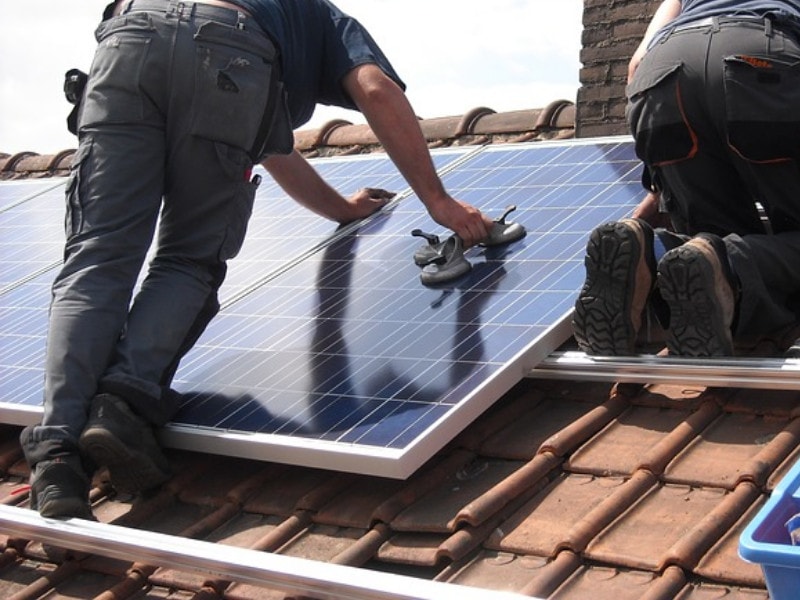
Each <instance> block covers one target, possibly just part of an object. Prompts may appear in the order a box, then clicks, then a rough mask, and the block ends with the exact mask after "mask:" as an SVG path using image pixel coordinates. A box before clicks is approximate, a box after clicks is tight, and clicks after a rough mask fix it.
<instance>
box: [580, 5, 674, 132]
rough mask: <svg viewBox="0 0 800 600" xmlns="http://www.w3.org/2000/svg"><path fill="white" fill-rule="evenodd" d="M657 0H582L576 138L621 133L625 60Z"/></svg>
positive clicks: (626, 60)
mask: <svg viewBox="0 0 800 600" xmlns="http://www.w3.org/2000/svg"><path fill="white" fill-rule="evenodd" d="M659 4H661V0H584V3H583V38H582V41H583V49H582V50H581V63H582V64H583V67H582V68H581V72H580V83H581V87H580V88H579V89H578V98H577V113H576V118H575V136H576V137H598V136H607V135H627V134H629V133H630V132H629V131H628V126H627V124H626V123H625V85H626V80H627V74H628V61H629V60H630V57H631V55H632V54H633V52H634V50H636V47H637V46H638V45H639V42H640V41H641V39H642V36H644V32H645V29H647V25H648V23H650V19H651V18H652V16H653V14H654V13H655V11H656V9H657V8H658V6H659Z"/></svg>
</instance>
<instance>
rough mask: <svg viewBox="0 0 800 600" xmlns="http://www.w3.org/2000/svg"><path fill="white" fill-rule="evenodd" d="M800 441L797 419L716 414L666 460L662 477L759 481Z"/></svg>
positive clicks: (722, 483)
mask: <svg viewBox="0 0 800 600" xmlns="http://www.w3.org/2000/svg"><path fill="white" fill-rule="evenodd" d="M798 443H800V422H797V421H794V422H790V421H787V419H785V418H770V417H762V416H757V415H752V414H731V413H726V414H722V415H720V416H719V417H718V418H717V419H716V420H715V421H714V422H713V423H712V424H711V425H709V427H707V428H706V429H705V430H704V431H703V432H702V433H701V434H700V435H699V436H698V437H697V438H695V439H694V440H693V441H692V442H691V443H690V444H689V445H688V446H686V448H685V449H684V450H683V451H682V452H681V453H680V454H679V455H678V456H677V457H676V458H675V460H674V461H673V462H672V463H670V465H669V466H668V467H667V469H666V472H665V474H664V478H665V480H666V481H670V482H674V483H686V484H689V485H696V486H718V487H724V488H727V489H733V488H734V487H735V486H736V485H737V484H738V483H739V482H741V481H745V480H747V481H754V482H756V483H757V484H758V485H761V484H763V483H764V481H766V478H767V477H768V475H769V473H770V472H772V470H774V469H775V467H777V466H778V464H780V461H781V460H782V459H783V458H785V457H786V455H787V454H788V453H789V452H791V450H793V449H794V448H795V447H796V446H797V444H798Z"/></svg>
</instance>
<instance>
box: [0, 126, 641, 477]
mask: <svg viewBox="0 0 800 600" xmlns="http://www.w3.org/2000/svg"><path fill="white" fill-rule="evenodd" d="M434 161H435V163H436V165H437V167H438V168H439V170H440V172H441V173H442V177H443V179H444V182H445V185H446V187H447V188H448V190H449V191H451V193H453V195H454V196H456V197H458V198H460V199H462V200H465V201H467V202H470V203H472V204H475V205H477V206H478V207H480V208H481V209H482V210H484V211H485V212H487V214H489V215H490V216H493V217H497V216H500V215H501V214H502V213H503V212H504V210H505V208H506V206H507V205H509V204H516V205H517V207H518V208H517V210H516V212H513V213H511V214H510V215H509V216H508V217H507V220H509V221H517V222H520V223H522V224H523V225H524V226H525V227H526V228H527V231H528V235H527V236H526V237H525V238H524V239H522V240H520V241H518V242H516V243H514V244H512V245H510V246H508V247H505V248H502V247H501V248H473V249H470V250H469V251H468V252H467V258H468V259H469V260H470V261H471V263H472V265H473V267H472V270H471V271H470V273H469V274H467V275H466V276H464V277H463V278H461V279H458V280H456V281H454V282H452V283H451V284H448V285H444V286H439V287H436V288H428V287H425V286H423V285H422V284H421V283H420V280H419V274H420V268H419V267H417V266H416V265H415V264H414V263H413V261H412V255H413V253H414V251H415V250H416V248H417V247H419V245H420V244H421V243H422V240H421V239H420V238H418V237H412V236H411V235H410V232H411V230H412V229H415V228H420V229H423V230H425V231H429V232H432V233H436V234H439V235H441V236H443V237H444V235H445V232H443V231H441V229H440V227H439V226H438V225H436V224H435V223H433V221H432V220H431V219H430V217H429V216H428V215H427V213H426V212H425V211H424V207H423V206H422V204H421V203H420V202H419V200H418V199H417V198H416V197H415V196H414V195H413V194H411V193H410V192H409V191H408V190H407V189H406V188H405V183H404V182H403V180H402V179H401V178H400V176H399V174H398V173H397V171H396V170H395V168H394V166H393V165H392V163H391V162H390V161H389V160H388V158H386V157H385V156H384V155H373V156H366V157H348V158H338V159H320V160H316V161H314V163H313V164H314V166H315V168H317V169H318V170H319V171H320V172H321V173H322V174H323V176H324V177H325V178H326V179H327V180H328V181H329V182H331V183H332V184H333V185H334V187H336V188H337V189H339V190H340V191H341V192H342V193H344V194H346V195H347V194H350V193H353V192H354V191H356V190H357V189H358V188H360V187H364V186H370V187H383V188H386V189H390V190H392V191H402V192H404V193H403V194H402V196H401V197H400V199H399V200H398V201H396V202H394V203H393V204H392V205H391V206H390V207H389V208H387V209H385V210H384V211H383V212H381V213H380V214H378V215H374V216H373V217H372V218H370V219H368V220H366V221H365V222H363V223H360V224H358V225H354V226H350V227H345V228H338V229H337V228H336V226H335V225H334V224H332V223H330V222H329V221H326V220H325V219H322V218H321V217H318V216H316V215H311V214H309V213H306V212H305V211H303V210H301V209H298V208H297V207H296V205H295V204H294V203H293V202H292V201H291V200H289V199H288V198H286V197H285V195H283V193H282V192H281V191H280V190H279V189H278V188H277V187H276V186H275V185H274V184H272V183H271V180H270V179H269V178H267V177H265V178H264V183H263V184H262V186H261V187H260V189H259V191H258V195H257V200H256V205H255V208H254V213H253V218H252V220H251V223H250V227H249V231H248V237H247V240H246V242H245V245H244V247H243V249H242V252H241V253H240V255H239V257H237V259H235V260H234V261H233V262H232V263H231V265H230V269H229V277H228V281H226V285H225V286H224V287H223V290H222V301H223V310H222V311H221V312H220V314H219V315H218V317H217V318H216V319H215V320H213V321H212V323H211V324H210V325H209V327H208V329H207V331H206V332H205V333H204V335H203V336H202V337H201V339H200V341H199V343H198V345H197V346H196V347H195V348H194V349H193V350H192V351H191V352H190V353H189V354H188V355H187V357H186V358H185V359H184V361H183V363H182V364H181V367H180V369H179V371H178V373H177V376H176V381H175V387H176V388H177V389H178V390H179V391H181V392H183V393H184V394H185V398H186V401H185V404H184V406H183V408H182V410H181V412H180V413H179V414H178V415H177V417H176V419H175V420H174V422H173V423H172V424H170V425H169V426H168V427H167V428H166V430H165V431H164V436H163V439H164V441H165V443H167V444H168V445H172V446H176V447H186V448H193V449H195V448H196V449H202V450H205V451H210V452H219V453H222V454H233V455H241V456H248V457H254V458H261V459H265V460H276V461H283V462H289V463H294V464H306V465H310V466H316V467H323V468H335V469H340V470H346V471H357V472H364V473H372V474H378V475H385V476H392V477H405V476H407V475H409V474H410V473H411V472H413V471H414V470H415V469H416V468H417V467H418V466H419V465H421V464H422V462H424V461H425V460H427V459H428V458H429V457H430V456H431V455H432V454H433V453H434V452H436V451H437V450H438V449H439V448H441V446H442V445H444V444H445V443H446V442H447V441H448V440H449V439H450V438H451V437H452V436H453V435H455V434H456V433H458V432H459V431H460V430H461V429H462V428H463V427H465V426H466V425H467V424H468V423H469V422H470V421H471V420H472V419H473V418H474V417H476V416H477V415H478V414H480V412H482V411H483V410H485V409H486V408H487V407H488V406H489V405H491V403H493V402H494V401H495V400H496V399H497V398H499V396H500V395H502V394H503V393H504V392H505V391H506V390H507V389H509V388H510V387H511V386H512V385H513V384H515V383H516V382H517V381H519V379H520V378H521V377H522V374H523V373H525V372H527V370H528V369H530V368H531V367H533V366H534V365H535V364H536V362H538V360H540V359H541V358H543V357H544V356H546V355H547V354H548V353H549V352H550V351H552V350H553V349H554V348H555V347H556V346H557V345H558V344H560V343H561V342H562V341H563V340H564V339H565V338H566V337H567V336H568V335H569V330H568V315H569V313H570V311H571V309H572V304H573V302H574V298H575V295H576V293H577V291H578V289H579V288H580V285H581V284H582V282H583V275H584V273H583V251H584V248H585V243H586V236H587V234H588V232H589V231H590V230H591V229H592V228H593V227H594V226H595V225H597V224H598V223H600V222H602V221H604V220H609V219H616V218H620V217H622V216H624V215H626V214H629V213H630V210H631V209H632V207H633V206H634V205H635V203H636V202H637V201H638V199H639V196H640V195H641V191H640V190H641V187H640V184H639V177H638V171H637V165H638V161H637V160H636V159H635V157H634V156H633V150H632V146H631V144H630V143H629V142H628V141H627V140H621V139H609V140H593V141H585V142H570V143H541V142H537V143H534V144H517V145H508V146H498V147H487V148H459V149H453V150H447V151H444V152H435V153H434ZM0 197H2V196H0ZM61 218H62V217H61V215H59V223H60V221H61ZM0 223H2V221H0ZM20 243H21V244H22V245H25V244H28V245H32V244H34V243H35V240H34V239H33V238H30V237H23V238H20ZM3 259H4V260H5V254H4V256H3ZM50 277H52V274H51V275H50ZM47 299H48V286H47V285H46V284H44V281H43V279H39V278H36V277H33V278H31V281H27V282H25V283H24V285H21V286H19V288H18V289H14V290H13V294H12V293H11V291H9V292H8V293H6V294H1V295H0V307H2V310H3V311H4V312H3V320H4V322H5V321H6V319H7V318H8V319H9V323H10V324H11V325H12V326H10V327H9V329H8V331H9V334H6V333H5V331H6V330H5V328H4V332H3V333H2V334H0V344H2V347H1V348H0V356H2V359H0V364H1V365H2V367H3V375H2V376H0V384H1V385H2V388H1V389H2V392H3V394H2V396H3V397H4V398H10V397H12V396H13V397H14V398H15V399H16V398H19V397H21V398H23V399H24V400H23V404H24V409H23V410H22V411H21V413H20V414H24V419H26V420H27V419H29V417H30V414H29V413H30V411H31V409H33V411H34V413H35V411H36V410H38V409H39V407H38V406H35V405H36V404H38V402H39V397H38V396H39V395H40V387H38V388H37V386H40V385H41V381H40V380H41V366H40V362H41V357H42V352H43V339H44V330H45V327H46V305H47ZM26 312H28V313H29V314H28V315H26V314H25V313H26ZM7 315H13V321H12V320H11V316H9V317H7ZM37 378H38V380H39V381H38V382H37V381H35V380H36V379H37ZM23 388H25V390H26V391H25V392H23V391H21V390H22V389H23ZM29 388H36V389H37V394H35V395H34V396H31V394H30V393H27V390H28V389H29ZM33 398H35V400H34V399H33ZM11 404H12V403H6V404H5V405H4V404H3V403H2V401H0V414H5V415H6V416H7V417H8V415H12V420H11V421H10V422H14V421H13V420H14V419H16V420H21V417H19V416H18V415H17V414H16V413H14V411H13V407H12V406H11ZM17 404H19V403H17ZM26 411H27V412H26ZM7 420H8V419H7Z"/></svg>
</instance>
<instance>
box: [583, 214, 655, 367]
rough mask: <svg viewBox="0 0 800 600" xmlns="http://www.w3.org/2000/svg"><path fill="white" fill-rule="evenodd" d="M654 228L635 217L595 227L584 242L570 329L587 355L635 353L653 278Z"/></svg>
mask: <svg viewBox="0 0 800 600" xmlns="http://www.w3.org/2000/svg"><path fill="white" fill-rule="evenodd" d="M655 264H656V263H655V258H654V255H653V229H652V228H651V227H650V225H648V224H647V223H646V222H645V221H642V220H640V219H622V220H621V221H613V222H610V223H605V224H603V225H600V226H599V227H597V228H595V230H594V231H592V233H591V235H590V236H589V241H588V243H587V244H586V259H585V265H586V281H585V282H584V284H583V288H582V289H581V292H580V294H579V295H578V299H577V301H576V302H575V313H574V315H573V318H572V329H573V333H574V334H575V340H576V341H577V342H578V347H579V348H580V349H581V350H583V351H584V352H586V353H587V354H597V355H607V356H619V355H630V354H633V353H634V349H635V345H636V338H637V336H638V333H639V329H640V327H641V326H642V315H643V313H644V311H645V308H646V307H647V299H648V297H649V295H650V292H651V291H652V289H653V284H654V282H655V270H656V266H655Z"/></svg>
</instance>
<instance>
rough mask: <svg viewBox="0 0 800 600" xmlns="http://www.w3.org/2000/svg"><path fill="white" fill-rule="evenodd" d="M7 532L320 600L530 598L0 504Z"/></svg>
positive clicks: (0, 523)
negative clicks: (50, 516)
mask: <svg viewBox="0 0 800 600" xmlns="http://www.w3.org/2000/svg"><path fill="white" fill-rule="evenodd" d="M0 530H2V532H3V533H4V534H5V535H8V536H11V537H17V538H22V539H27V540H37V541H40V542H43V543H47V544H51V545H53V546H58V547H60V548H69V549H72V550H77V551H80V552H86V553H90V554H101V555H102V556H108V557H111V558H116V559H121V560H125V561H140V562H143V563H145V564H150V565H154V566H160V565H163V566H166V567H169V568H174V569H176V570H185V571H195V572H198V571H199V572H201V573H208V574H210V575H212V576H214V577H221V578H223V579H226V580H230V581H236V582H241V583H250V584H254V585H261V586H267V587H270V588H274V589H280V590H283V591H286V592H289V593H293V594H294V593H300V594H302V595H304V596H311V597H313V598H319V599H320V600H441V599H442V598H458V599H459V600H522V598H525V599H526V600H531V598H530V596H521V595H519V594H514V593H510V592H498V591H492V590H487V589H481V588H475V587H469V586H464V585H456V584H451V583H444V582H438V581H430V580H427V579H418V578H416V577H408V576H405V575H395V574H392V573H382V572H378V571H370V570H367V569H359V568H356V567H350V566H344V565H337V564H331V563H325V562H318V561H312V560H308V559H304V558H297V557H292V556H284V555H280V554H273V553H269V552H260V551H257V550H250V549H247V548H238V547H235V546H223V545H221V544H215V543H212V542H205V541H201V540H194V539H189V538H182V537H177V536H172V535H166V534H162V533H154V532H150V531H144V530H141V529H130V528H127V527H120V526H118V525H110V524H107V523H97V522H94V521H84V520H81V519H66V520H56V519H45V518H42V517H41V516H40V515H39V514H38V513H37V512H36V511H33V510H29V509H25V508H16V507H12V506H2V505H0Z"/></svg>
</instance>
